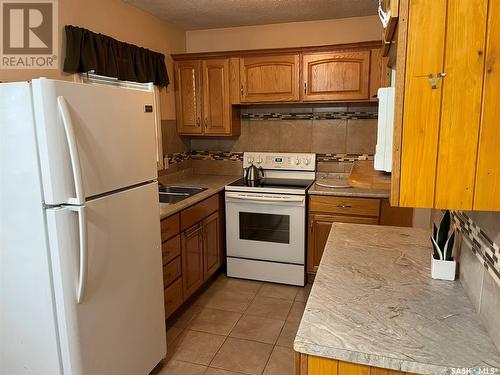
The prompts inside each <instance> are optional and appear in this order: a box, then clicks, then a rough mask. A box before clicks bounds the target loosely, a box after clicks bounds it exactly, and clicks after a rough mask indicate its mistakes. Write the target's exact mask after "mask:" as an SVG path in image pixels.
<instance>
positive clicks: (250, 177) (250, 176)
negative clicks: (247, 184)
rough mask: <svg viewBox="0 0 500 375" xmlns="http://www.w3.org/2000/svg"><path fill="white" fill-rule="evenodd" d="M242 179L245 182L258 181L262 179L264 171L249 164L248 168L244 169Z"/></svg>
mask: <svg viewBox="0 0 500 375" xmlns="http://www.w3.org/2000/svg"><path fill="white" fill-rule="evenodd" d="M244 177H245V180H246V181H260V180H262V179H263V178H264V169H262V167H259V168H257V167H256V166H255V165H253V164H250V166H249V167H248V168H245V176H244Z"/></svg>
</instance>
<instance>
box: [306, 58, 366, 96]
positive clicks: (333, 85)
mask: <svg viewBox="0 0 500 375" xmlns="http://www.w3.org/2000/svg"><path fill="white" fill-rule="evenodd" d="M302 72H303V73H302V74H303V77H304V93H303V95H302V99H303V100H306V101H314V100H351V99H354V100H358V99H360V100H361V99H368V94H369V92H368V88H369V72H370V51H355V52H330V53H318V54H310V55H304V56H303V57H302Z"/></svg>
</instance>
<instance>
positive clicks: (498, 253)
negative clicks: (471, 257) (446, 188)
mask: <svg viewBox="0 0 500 375" xmlns="http://www.w3.org/2000/svg"><path fill="white" fill-rule="evenodd" d="M452 214H453V222H454V224H455V227H456V229H457V230H458V231H459V232H460V233H461V234H462V238H463V239H464V240H466V241H467V242H468V243H469V244H470V245H471V249H472V252H473V253H474V254H475V255H476V257H477V258H478V259H479V261H480V262H481V263H482V264H483V266H484V268H486V270H487V271H488V273H489V274H490V275H491V276H492V277H493V279H494V280H495V281H496V283H497V284H498V285H499V286H500V260H499V259H500V246H499V245H498V244H496V243H494V242H493V241H492V240H491V239H490V238H489V237H488V235H487V234H486V233H485V232H484V231H483V230H482V229H481V228H480V227H479V226H478V225H477V224H476V223H474V221H473V220H472V219H471V218H470V217H469V216H467V214H465V213H464V212H462V211H453V212H452Z"/></svg>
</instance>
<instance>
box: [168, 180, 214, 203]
mask: <svg viewBox="0 0 500 375" xmlns="http://www.w3.org/2000/svg"><path fill="white" fill-rule="evenodd" d="M159 190H160V191H159V194H160V203H167V204H175V203H178V202H180V201H182V200H184V199H186V198H189V197H192V196H193V195H196V194H198V193H201V192H202V191H204V190H207V188H203V187H198V186H174V185H172V186H164V185H160V187H159Z"/></svg>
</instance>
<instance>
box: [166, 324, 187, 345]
mask: <svg viewBox="0 0 500 375" xmlns="http://www.w3.org/2000/svg"><path fill="white" fill-rule="evenodd" d="M183 330H184V329H183V328H179V327H175V326H172V327H169V328H167V344H171V343H173V342H174V341H175V339H176V338H177V337H179V335H180V334H181V333H182V331H183Z"/></svg>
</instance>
